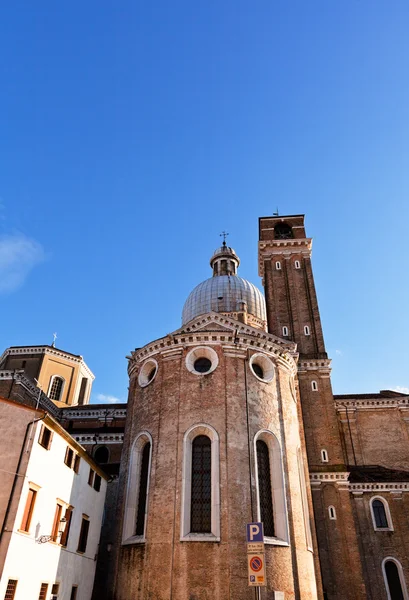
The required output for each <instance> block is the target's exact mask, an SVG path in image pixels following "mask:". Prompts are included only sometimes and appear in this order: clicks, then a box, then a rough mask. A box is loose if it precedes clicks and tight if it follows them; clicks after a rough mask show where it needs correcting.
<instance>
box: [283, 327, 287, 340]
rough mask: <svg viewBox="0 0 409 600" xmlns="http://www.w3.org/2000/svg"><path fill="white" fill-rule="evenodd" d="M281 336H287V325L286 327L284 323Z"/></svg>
mask: <svg viewBox="0 0 409 600" xmlns="http://www.w3.org/2000/svg"><path fill="white" fill-rule="evenodd" d="M283 336H284V337H287V336H288V327H286V326H285V325H284V327H283Z"/></svg>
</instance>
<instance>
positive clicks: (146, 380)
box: [138, 358, 158, 387]
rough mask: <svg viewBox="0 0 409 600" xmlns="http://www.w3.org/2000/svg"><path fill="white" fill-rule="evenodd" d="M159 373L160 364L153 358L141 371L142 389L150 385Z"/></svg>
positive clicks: (139, 381)
mask: <svg viewBox="0 0 409 600" xmlns="http://www.w3.org/2000/svg"><path fill="white" fill-rule="evenodd" d="M157 372H158V363H157V362H156V360H154V359H153V358H149V359H148V360H147V361H146V362H144V363H143V365H142V367H141V370H140V371H139V376H138V383H139V385H140V386H141V387H146V386H147V385H149V384H150V383H151V382H152V381H153V380H154V379H155V377H156V373H157Z"/></svg>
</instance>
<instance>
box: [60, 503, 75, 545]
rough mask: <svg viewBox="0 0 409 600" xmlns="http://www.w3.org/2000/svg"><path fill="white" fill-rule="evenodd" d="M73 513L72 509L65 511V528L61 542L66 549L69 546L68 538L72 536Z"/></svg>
mask: <svg viewBox="0 0 409 600" xmlns="http://www.w3.org/2000/svg"><path fill="white" fill-rule="evenodd" d="M72 511H73V508H72V507H69V508H67V509H66V510H65V515H64V519H65V527H64V531H63V532H62V535H61V541H60V544H61V546H64V547H65V546H66V545H67V544H68V536H69V535H70V528H71V519H72Z"/></svg>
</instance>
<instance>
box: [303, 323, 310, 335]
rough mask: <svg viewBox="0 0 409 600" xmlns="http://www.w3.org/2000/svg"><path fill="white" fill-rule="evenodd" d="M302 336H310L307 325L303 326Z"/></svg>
mask: <svg viewBox="0 0 409 600" xmlns="http://www.w3.org/2000/svg"><path fill="white" fill-rule="evenodd" d="M304 335H310V328H309V327H308V325H304Z"/></svg>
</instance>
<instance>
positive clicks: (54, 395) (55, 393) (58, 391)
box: [48, 375, 64, 401]
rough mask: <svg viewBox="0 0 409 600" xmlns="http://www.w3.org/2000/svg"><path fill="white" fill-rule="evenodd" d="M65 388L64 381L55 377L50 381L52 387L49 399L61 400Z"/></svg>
mask: <svg viewBox="0 0 409 600" xmlns="http://www.w3.org/2000/svg"><path fill="white" fill-rule="evenodd" d="M63 387H64V379H63V378H62V377H57V376H55V375H53V377H51V379H50V387H49V390H48V397H49V398H50V400H57V401H58V400H61V397H62V390H63Z"/></svg>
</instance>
